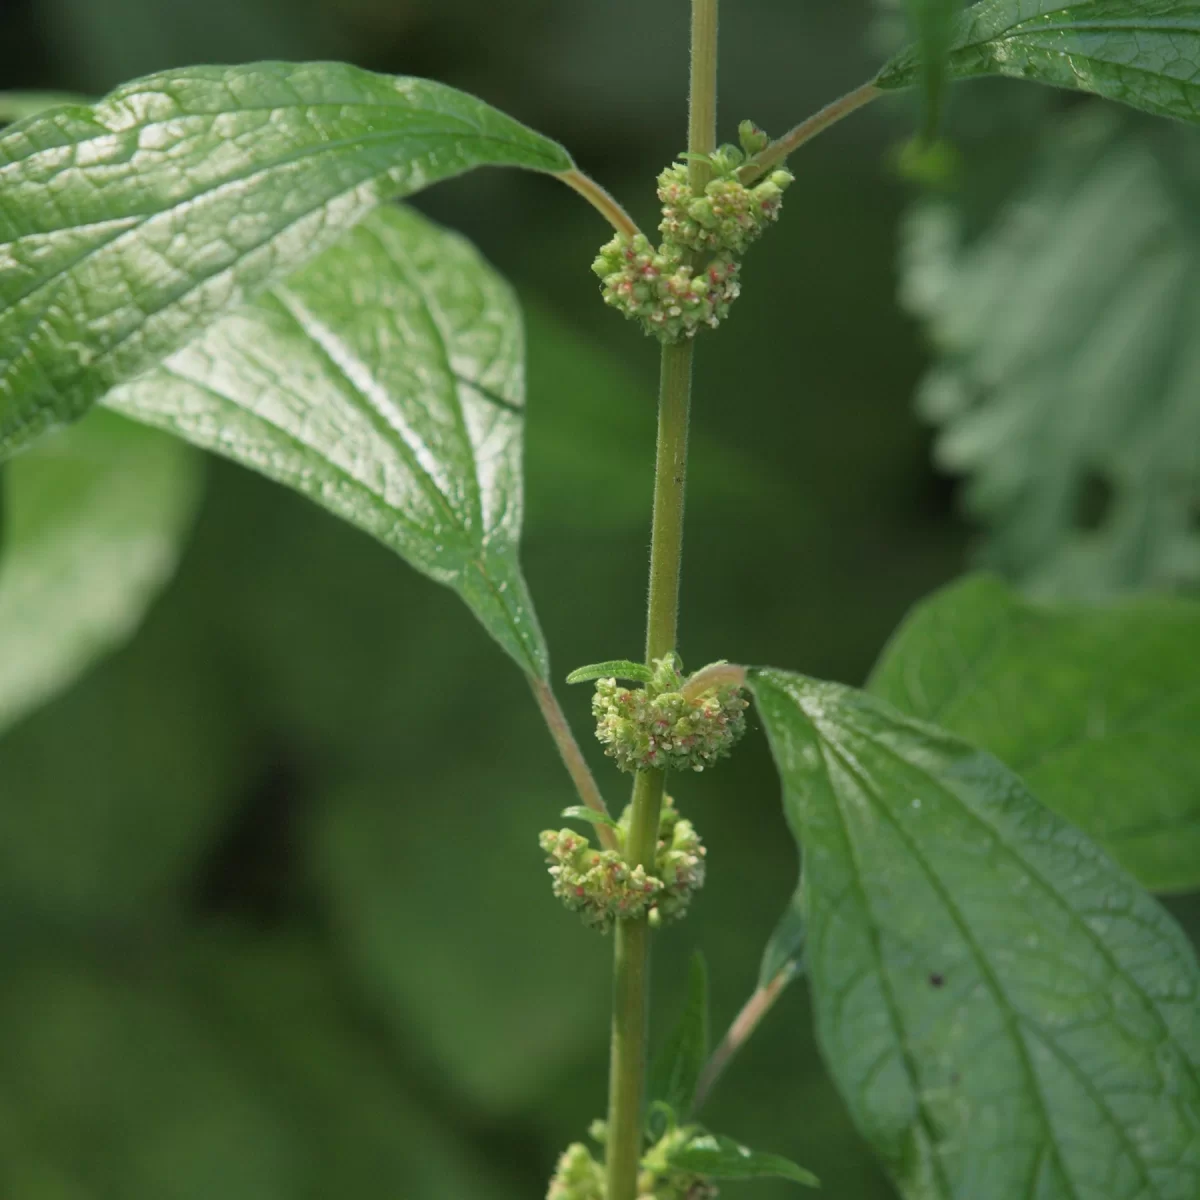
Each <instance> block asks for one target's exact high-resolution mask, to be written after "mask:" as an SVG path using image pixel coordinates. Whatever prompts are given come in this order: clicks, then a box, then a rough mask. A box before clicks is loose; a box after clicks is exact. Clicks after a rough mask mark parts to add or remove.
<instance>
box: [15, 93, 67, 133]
mask: <svg viewBox="0 0 1200 1200" xmlns="http://www.w3.org/2000/svg"><path fill="white" fill-rule="evenodd" d="M86 103H87V99H86V97H83V96H78V95H74V94H72V93H70V92H0V124H4V125H8V124H11V123H12V122H13V121H23V120H25V118H26V117H32V116H36V115H37V114H38V113H41V112H45V111H46V110H47V109H49V108H58V107H59V105H62V104H86Z"/></svg>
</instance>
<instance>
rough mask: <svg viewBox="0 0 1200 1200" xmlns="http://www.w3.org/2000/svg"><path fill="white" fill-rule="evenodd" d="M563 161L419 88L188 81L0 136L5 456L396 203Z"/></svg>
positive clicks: (0, 395)
mask: <svg viewBox="0 0 1200 1200" xmlns="http://www.w3.org/2000/svg"><path fill="white" fill-rule="evenodd" d="M487 164H502V165H509V166H520V167H528V168H531V169H535V170H545V171H558V170H563V169H566V168H568V167H569V166H570V159H569V157H568V155H567V154H566V152H565V151H564V150H563V149H562V148H561V147H559V146H557V145H556V144H555V143H553V142H550V141H547V140H546V139H545V138H543V137H541V136H539V135H538V134H535V133H533V132H531V131H530V130H528V129H526V128H525V127H524V126H522V125H520V124H518V123H517V122H515V121H513V120H511V119H510V118H508V117H505V116H504V115H502V114H501V113H499V112H497V111H496V110H495V109H492V108H490V107H489V106H488V105H486V104H483V103H482V102H481V101H479V100H476V99H474V98H473V97H470V96H466V95H464V94H463V93H461V92H457V91H455V90H454V89H453V88H449V87H445V86H444V85H442V84H438V83H432V82H430V81H428V80H421V79H404V78H395V77H391V76H383V75H374V74H371V73H369V72H365V71H361V70H359V69H357V68H355V67H351V66H347V65H343V64H337V63H311V64H298V65H297V64H288V63H259V64H253V65H249V66H237V67H191V68H186V69H182V70H175V71H166V72H163V73H161V74H158V75H152V76H148V77H146V78H145V79H140V80H136V81H134V82H133V83H129V84H125V85H124V86H123V87H121V88H119V89H118V90H117V91H115V92H113V93H112V94H111V95H109V96H108V97H107V98H105V99H104V100H101V101H99V102H98V103H97V104H94V105H87V106H78V107H67V108H56V109H53V110H51V111H49V112H45V113H42V114H41V115H38V116H33V117H31V118H29V119H28V120H25V121H21V122H19V123H18V124H16V125H13V126H11V127H10V128H8V129H7V130H5V131H4V132H3V133H0V456H3V455H6V454H9V453H11V452H12V451H13V450H14V449H16V448H18V447H19V446H20V445H22V444H23V443H24V442H26V441H28V440H30V439H31V438H33V437H35V436H37V435H38V434H39V433H41V432H42V431H43V430H44V429H46V428H47V427H49V426H50V425H53V424H55V423H57V422H61V421H66V420H70V419H73V418H76V417H78V416H80V415H81V414H82V413H83V412H85V411H86V410H87V408H88V406H89V405H90V404H92V403H93V402H94V401H95V400H97V399H98V398H99V397H100V396H101V395H103V394H104V393H105V392H106V391H108V390H109V389H110V388H111V387H114V386H116V385H117V384H119V383H121V382H123V381H125V380H127V379H129V378H131V377H132V376H134V375H136V374H138V373H140V372H142V371H145V370H146V369H148V368H150V367H152V366H154V365H156V364H157V363H158V362H160V361H161V360H162V359H163V358H164V357H165V356H166V355H168V354H169V353H171V352H172V351H173V350H175V349H177V348H178V347H179V346H181V345H182V344H183V343H185V342H186V341H187V340H189V339H190V338H192V337H194V336H195V335H196V334H197V333H198V332H199V331H200V330H202V329H203V328H204V327H205V326H206V325H208V324H209V323H211V322H212V321H213V320H215V319H216V318H217V317H218V316H220V315H221V314H222V313H224V312H226V311H228V310H229V309H230V308H231V307H232V306H234V305H236V304H238V303H239V302H241V301H243V300H245V299H247V298H249V297H251V296H253V295H254V294H255V293H256V292H257V291H258V290H260V289H262V288H263V287H266V286H268V285H269V284H271V283H273V282H276V281H278V280H281V279H283V278H284V277H285V276H287V275H288V274H290V273H291V272H292V271H293V270H295V269H296V268H298V267H300V266H301V265H302V264H304V263H305V262H307V261H309V260H310V259H312V258H313V257H314V256H316V255H317V254H318V253H320V252H321V251H322V250H324V249H325V248H326V247H328V246H329V245H331V244H332V243H333V242H334V241H335V240H336V239H337V237H338V236H339V234H341V233H342V232H343V231H345V230H346V229H347V228H349V227H350V226H352V225H354V224H356V223H357V222H358V221H360V220H361V219H362V218H363V217H365V216H366V215H367V214H368V213H369V212H370V211H371V210H372V209H373V208H374V207H376V206H377V205H378V204H379V203H380V202H382V201H384V200H387V199H389V198H391V197H396V196H404V195H408V194H410V193H412V192H414V191H417V190H418V189H420V188H422V187H426V186H428V185H429V184H431V183H435V182H436V181H438V180H440V179H446V178H448V177H450V176H452V175H457V174H460V173H461V172H463V171H466V170H468V169H469V168H471V167H477V166H484V165H487Z"/></svg>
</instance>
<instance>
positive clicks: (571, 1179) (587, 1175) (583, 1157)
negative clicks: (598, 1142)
mask: <svg viewBox="0 0 1200 1200" xmlns="http://www.w3.org/2000/svg"><path fill="white" fill-rule="evenodd" d="M606 1190H607V1188H606V1186H605V1180H604V1168H603V1167H601V1165H600V1164H599V1163H598V1162H597V1161H596V1160H595V1159H594V1158H593V1157H592V1152H591V1151H590V1150H589V1149H588V1148H587V1147H586V1146H585V1145H584V1144H583V1143H582V1142H572V1143H571V1145H569V1146H568V1147H567V1148H566V1149H565V1150H564V1151H563V1153H562V1155H561V1157H560V1158H559V1160H558V1166H557V1167H556V1168H555V1171H554V1176H553V1178H552V1179H551V1180H550V1190H549V1191H548V1192H547V1193H546V1200H604V1197H605V1192H606Z"/></svg>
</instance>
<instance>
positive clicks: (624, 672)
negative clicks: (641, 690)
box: [567, 658, 654, 683]
mask: <svg viewBox="0 0 1200 1200" xmlns="http://www.w3.org/2000/svg"><path fill="white" fill-rule="evenodd" d="M610 678H614V679H630V680H633V681H634V682H636V683H649V682H650V680H651V679H653V678H654V672H653V671H651V670H650V668H649V667H648V666H646V664H645V663H637V662H630V661H629V659H627V658H614V659H613V660H612V662H602V663H592V665H591V666H588V667H576V669H575V670H574V671H572V672H571V673H570V675H568V676H567V682H568V683H589V682H590V681H591V680H593V679H610Z"/></svg>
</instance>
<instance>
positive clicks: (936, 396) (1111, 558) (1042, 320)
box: [902, 106, 1200, 597]
mask: <svg viewBox="0 0 1200 1200" xmlns="http://www.w3.org/2000/svg"><path fill="white" fill-rule="evenodd" d="M1198 204H1200V143H1197V140H1196V135H1195V134H1194V133H1193V132H1192V131H1191V130H1186V129H1181V128H1179V127H1177V126H1162V127H1160V128H1157V129H1147V128H1146V127H1145V123H1144V122H1141V121H1138V120H1136V119H1135V118H1133V117H1132V116H1130V117H1128V118H1126V117H1125V116H1124V114H1121V113H1119V112H1118V111H1116V110H1111V109H1102V108H1096V107H1094V106H1092V107H1090V108H1089V109H1086V110H1084V111H1082V112H1078V113H1075V114H1073V115H1071V116H1070V117H1068V118H1067V119H1065V120H1063V121H1061V122H1059V123H1058V124H1056V125H1055V126H1053V127H1052V128H1051V129H1050V131H1049V132H1048V134H1047V136H1046V140H1045V143H1044V145H1043V147H1042V148H1041V154H1040V156H1039V163H1038V167H1037V169H1036V171H1035V173H1034V175H1033V177H1032V178H1031V179H1030V180H1029V182H1028V183H1027V184H1026V185H1025V186H1024V187H1022V188H1020V189H1019V191H1018V194H1017V196H1016V198H1015V199H1014V201H1013V202H1012V203H1010V204H1009V205H1007V206H1006V207H1005V208H1004V209H1003V210H1002V212H1001V214H1000V216H999V218H998V219H997V220H996V221H995V222H994V223H993V225H992V226H991V227H990V228H989V229H988V230H987V231H986V232H985V233H983V234H982V235H980V236H979V237H978V238H976V239H975V240H974V241H973V242H971V243H970V244H967V245H963V244H962V243H961V238H960V236H959V229H958V223H957V219H956V217H955V214H954V213H953V212H951V211H949V210H947V209H946V208H945V207H943V206H941V205H938V206H924V207H922V208H921V209H919V210H918V211H917V212H916V213H915V214H914V216H913V217H912V218H911V219H910V222H909V228H908V236H907V238H906V249H905V251H904V261H903V267H902V276H903V280H904V284H903V294H904V299H905V302H906V304H907V305H908V307H909V308H910V309H911V310H912V311H913V312H915V313H916V314H917V315H918V316H920V317H922V318H923V319H924V320H925V321H926V323H927V327H928V329H929V331H930V334H931V336H932V339H933V341H934V344H935V347H936V350H937V352H938V362H937V365H936V366H935V368H934V370H933V371H932V372H931V373H930V375H929V376H928V377H927V378H926V379H925V381H924V382H923V384H922V386H921V390H920V393H919V396H918V404H919V406H920V409H921V411H922V414H923V415H924V416H926V417H927V418H929V419H930V420H931V421H934V422H936V423H937V424H938V425H939V426H940V432H939V436H938V440H937V445H936V454H937V458H938V461H939V463H940V464H941V465H942V466H943V467H945V468H947V469H949V470H953V471H955V472H958V473H961V474H963V475H965V476H967V477H968V482H967V484H966V487H965V491H964V496H965V501H966V505H967V507H968V508H969V510H970V512H971V514H972V515H973V516H974V517H976V518H977V519H979V520H980V521H981V522H983V523H984V525H985V526H986V528H987V530H988V536H987V538H986V540H985V541H984V543H983V545H982V546H981V548H980V552H979V561H980V563H981V565H985V566H989V567H993V568H995V569H997V570H999V571H1001V572H1003V573H1004V574H1005V575H1007V576H1009V577H1013V578H1016V579H1018V580H1019V581H1020V582H1021V583H1022V584H1024V585H1025V586H1027V587H1028V588H1030V589H1031V590H1034V591H1037V592H1039V593H1042V594H1047V595H1058V596H1075V597H1092V596H1100V595H1105V594H1111V593H1114V592H1121V591H1128V590H1132V589H1138V588H1146V587H1160V588H1161V587H1181V586H1188V585H1195V584H1197V583H1200V531H1197V529H1196V527H1195V512H1196V505H1197V503H1198V502H1200V449H1198V448H1200V338H1198V337H1197V336H1196V333H1197V330H1200V283H1198V280H1200V225H1198V224H1197V222H1196V212H1197V205H1198ZM1101 248H1102V249H1101Z"/></svg>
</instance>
